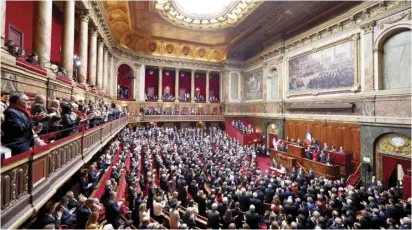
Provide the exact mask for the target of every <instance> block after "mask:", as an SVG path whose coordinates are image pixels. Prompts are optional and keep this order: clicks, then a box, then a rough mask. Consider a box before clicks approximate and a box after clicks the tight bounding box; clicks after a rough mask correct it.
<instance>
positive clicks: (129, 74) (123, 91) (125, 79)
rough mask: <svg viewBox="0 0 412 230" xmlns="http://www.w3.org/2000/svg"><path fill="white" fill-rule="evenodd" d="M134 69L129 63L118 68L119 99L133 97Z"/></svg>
mask: <svg viewBox="0 0 412 230" xmlns="http://www.w3.org/2000/svg"><path fill="white" fill-rule="evenodd" d="M132 92H133V70H132V68H131V67H130V66H129V65H126V64H122V65H120V66H119V68H118V69H117V99H132V97H133V95H132Z"/></svg>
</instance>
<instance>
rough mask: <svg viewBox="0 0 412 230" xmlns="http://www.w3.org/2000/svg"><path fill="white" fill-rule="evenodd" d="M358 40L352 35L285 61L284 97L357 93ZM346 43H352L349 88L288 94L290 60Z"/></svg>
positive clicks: (358, 71) (356, 35)
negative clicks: (350, 83)
mask: <svg viewBox="0 0 412 230" xmlns="http://www.w3.org/2000/svg"><path fill="white" fill-rule="evenodd" d="M359 39H360V34H359V33H356V34H352V35H350V36H348V37H346V38H343V39H340V40H337V41H335V42H332V43H329V44H327V45H324V46H320V47H316V48H313V49H312V50H309V51H306V52H303V53H300V54H298V55H295V56H292V57H289V58H288V59H287V60H286V61H287V68H286V76H287V78H286V80H287V84H288V86H287V90H286V97H287V98H289V97H296V96H311V95H312V96H317V95H320V94H336V93H343V92H357V91H359V90H360V83H359V82H360V81H359V76H360V69H359V64H360V63H359V48H360V47H359ZM346 42H353V49H354V52H353V54H354V55H353V59H354V60H353V61H354V63H353V65H354V74H353V75H354V76H353V78H354V79H353V85H352V86H351V87H342V88H331V89H324V90H323V89H322V90H303V91H302V92H290V86H289V82H290V78H289V77H290V76H289V75H290V74H289V71H290V60H293V59H295V58H298V57H302V56H305V55H309V54H313V53H316V52H319V51H322V50H325V49H329V48H331V47H334V46H337V45H340V44H344V43H346Z"/></svg>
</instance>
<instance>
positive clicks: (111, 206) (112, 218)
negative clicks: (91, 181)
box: [105, 191, 122, 229]
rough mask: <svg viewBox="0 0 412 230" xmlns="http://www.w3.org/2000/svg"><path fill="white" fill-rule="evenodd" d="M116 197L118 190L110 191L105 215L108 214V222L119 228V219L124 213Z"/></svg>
mask: <svg viewBox="0 0 412 230" xmlns="http://www.w3.org/2000/svg"><path fill="white" fill-rule="evenodd" d="M115 197H116V192H114V191H112V192H110V198H109V202H107V205H106V206H105V210H106V213H105V216H106V219H107V222H108V223H110V224H111V225H113V228H114V229H118V228H119V226H120V225H119V220H120V216H121V214H122V213H121V212H120V205H119V204H118V203H117V202H116V200H115V199H114V198H115Z"/></svg>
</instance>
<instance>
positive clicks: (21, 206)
mask: <svg viewBox="0 0 412 230" xmlns="http://www.w3.org/2000/svg"><path fill="white" fill-rule="evenodd" d="M128 122H129V117H124V118H120V119H118V120H115V121H112V122H110V123H107V124H104V125H101V126H98V127H95V128H92V129H89V130H87V131H84V132H80V133H78V134H76V135H73V136H70V137H67V138H63V139H61V140H58V141H55V142H53V143H50V144H48V145H46V146H42V147H39V148H35V149H33V150H30V151H27V152H25V153H21V154H19V155H17V156H13V157H11V158H8V159H5V160H4V161H3V164H2V171H1V187H2V190H1V211H2V216H1V222H2V226H1V227H2V228H17V227H19V226H20V225H21V224H22V222H23V221H25V220H26V219H27V218H29V217H30V216H31V215H32V214H33V213H36V212H37V211H38V210H39V209H40V208H41V207H42V206H43V205H44V203H45V202H47V200H49V199H50V198H51V197H52V196H53V194H54V193H55V192H56V191H57V189H58V188H59V187H60V186H61V185H62V184H63V183H65V181H67V180H68V179H69V178H70V177H71V176H72V175H73V174H74V173H75V172H76V171H78V170H79V169H80V168H81V167H83V166H84V165H85V164H86V163H87V162H89V161H90V159H91V158H92V157H93V155H94V154H95V153H97V152H98V151H99V150H100V149H101V148H102V147H104V146H105V145H106V144H107V143H108V142H109V141H110V140H111V139H112V138H113V137H114V136H115V135H116V134H117V133H118V132H119V131H120V130H121V129H122V128H123V127H125V126H126V125H127V124H128Z"/></svg>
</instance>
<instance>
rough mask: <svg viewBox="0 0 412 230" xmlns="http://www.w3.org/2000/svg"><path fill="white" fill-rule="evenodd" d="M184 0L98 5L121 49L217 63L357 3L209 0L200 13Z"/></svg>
mask: <svg viewBox="0 0 412 230" xmlns="http://www.w3.org/2000/svg"><path fill="white" fill-rule="evenodd" d="M187 1H189V0H176V1H173V0H156V1H103V2H99V4H100V8H101V9H103V11H104V14H105V17H106V20H107V22H108V24H109V26H110V28H111V32H112V36H113V38H114V40H115V41H116V42H117V43H118V44H119V45H120V46H121V47H123V48H125V49H129V50H132V51H134V52H136V53H137V54H144V55H153V56H166V57H179V58H186V59H195V60H204V61H211V62H220V61H223V60H225V59H227V58H230V59H236V60H245V59H247V58H250V57H252V56H254V55H256V54H257V53H258V52H260V51H262V50H263V48H264V47H265V46H267V45H270V44H272V43H273V42H276V41H279V40H282V39H287V38H288V37H290V36H293V35H295V34H296V33H298V32H303V31H304V30H306V29H310V28H312V27H314V26H316V25H318V24H320V23H323V22H325V21H326V20H328V19H330V18H331V17H332V16H336V15H338V14H340V13H343V12H344V11H346V10H347V9H349V8H351V7H353V6H355V5H357V4H359V3H360V2H329V1H317V2H309V1H308V2H300V1H299V2H296V1H279V2H277V1H255V0H243V1H236V2H234V1H230V0H210V4H212V3H213V1H223V3H221V4H220V5H219V6H215V8H213V7H209V8H207V7H203V8H204V10H202V7H199V6H194V5H187V6H186V8H185V7H183V6H182V4H184V3H185V2H187ZM190 1H193V0H190ZM208 2H209V1H208ZM179 4H180V5H179ZM219 7H220V8H219ZM195 20H199V22H198V21H195Z"/></svg>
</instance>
